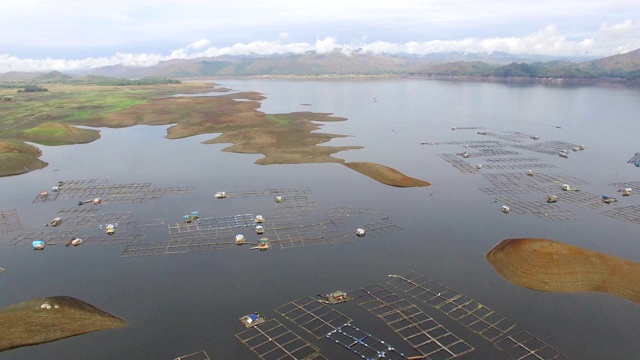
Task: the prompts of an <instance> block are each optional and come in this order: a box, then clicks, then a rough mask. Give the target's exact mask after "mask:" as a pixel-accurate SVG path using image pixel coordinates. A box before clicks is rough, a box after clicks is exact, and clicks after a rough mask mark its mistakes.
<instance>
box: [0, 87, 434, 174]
mask: <svg viewBox="0 0 640 360" xmlns="http://www.w3.org/2000/svg"><path fill="white" fill-rule="evenodd" d="M47 88H48V90H49V91H48V92H40V93H24V92H23V93H15V89H6V88H0V97H2V98H5V99H6V98H10V100H9V101H3V102H2V105H1V107H0V159H6V162H5V161H3V165H2V166H0V176H7V175H16V174H20V173H24V172H26V171H30V170H34V169H40V168H43V167H45V166H46V165H47V164H46V163H44V162H42V161H40V160H39V159H38V157H39V156H40V155H41V154H40V151H39V150H38V149H35V148H33V147H32V146H29V145H27V144H25V142H31V143H36V144H42V145H69V144H80V143H86V142H90V141H94V140H96V139H98V138H99V137H100V134H99V132H98V131H97V130H90V129H86V128H77V127H76V126H85V127H112V128H117V127H127V126H133V125H172V126H170V127H169V128H168V130H167V138H170V139H178V138H184V137H189V136H194V135H201V134H213V133H218V134H221V135H219V136H217V137H215V138H212V139H210V140H208V141H205V143H209V144H213V143H230V144H232V145H230V146H229V147H227V148H225V149H224V151H230V152H237V153H247V154H262V155H264V157H263V158H261V159H259V160H257V161H256V164H260V165H269V164H303V163H325V162H336V163H344V160H343V159H340V158H337V157H334V156H332V155H334V154H336V153H338V152H341V151H346V150H356V149H359V148H360V147H358V146H323V145H321V144H323V143H326V142H329V141H330V140H331V139H334V138H338V137H343V135H338V134H327V133H319V132H315V130H318V129H321V127H322V123H324V122H333V121H346V120H347V119H345V118H340V117H335V116H332V115H331V114H326V113H312V112H294V113H289V114H265V113H263V112H261V111H259V108H260V102H259V101H260V100H263V99H264V96H263V95H261V94H259V93H256V92H240V93H233V94H224V92H225V91H227V90H228V89H217V91H219V92H221V94H220V95H218V96H201V97H193V96H179V95H180V94H198V93H204V92H211V91H216V90H214V89H213V85H212V84H210V83H183V84H165V85H148V86H96V85H48V86H47ZM2 142H4V146H2V144H3V143H2ZM4 164H6V165H4ZM345 165H346V166H348V167H349V168H351V169H354V170H356V171H358V172H360V173H362V174H364V175H366V176H369V177H371V178H374V179H376V180H378V181H380V179H386V180H385V181H381V182H382V183H385V184H387V185H392V186H400V187H407V186H427V185H428V183H427V182H424V181H422V182H420V181H418V182H412V181H407V179H412V178H409V177H406V176H405V175H404V174H401V173H399V172H397V171H395V170H393V169H391V168H388V167H386V166H384V165H379V164H375V163H358V164H351V165H349V164H345ZM413 180H417V179H413Z"/></svg>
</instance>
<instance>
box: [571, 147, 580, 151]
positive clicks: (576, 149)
mask: <svg viewBox="0 0 640 360" xmlns="http://www.w3.org/2000/svg"><path fill="white" fill-rule="evenodd" d="M571 150H573V151H574V152H576V151H578V150H580V148H579V147H577V146H576V147H574V148H572V149H571Z"/></svg>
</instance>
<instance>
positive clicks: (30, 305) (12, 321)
mask: <svg viewBox="0 0 640 360" xmlns="http://www.w3.org/2000/svg"><path fill="white" fill-rule="evenodd" d="M123 326H126V322H125V321H124V320H122V319H120V318H118V317H115V316H113V315H111V314H109V313H106V312H104V311H102V310H100V309H98V308H96V307H94V306H92V305H90V304H87V303H86V302H84V301H81V300H78V299H75V298H72V297H69V296H53V297H48V298H43V299H34V300H29V301H25V302H21V303H19V304H15V305H11V306H9V307H6V308H4V309H0V333H2V334H4V335H3V336H0V351H2V350H8V349H13V348H17V347H21V346H27V345H37V344H42V343H47V342H51V341H56V340H60V339H64V338H67V337H71V336H75V335H80V334H86V333H89V332H93V331H98V330H105V329H115V328H120V327H123ZM7 334H11V336H5V335H7Z"/></svg>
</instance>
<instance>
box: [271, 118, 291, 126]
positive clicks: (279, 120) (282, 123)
mask: <svg viewBox="0 0 640 360" xmlns="http://www.w3.org/2000/svg"><path fill="white" fill-rule="evenodd" d="M267 120H269V121H271V122H272V123H274V124H275V125H276V126H287V125H291V118H289V117H286V116H282V115H280V116H278V115H267Z"/></svg>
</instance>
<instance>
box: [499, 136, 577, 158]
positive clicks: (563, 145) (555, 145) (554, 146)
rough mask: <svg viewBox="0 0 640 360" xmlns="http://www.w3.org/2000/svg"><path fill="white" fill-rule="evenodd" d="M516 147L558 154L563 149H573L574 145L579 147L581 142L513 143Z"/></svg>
mask: <svg viewBox="0 0 640 360" xmlns="http://www.w3.org/2000/svg"><path fill="white" fill-rule="evenodd" d="M512 146H513V147H515V148H518V149H524V150H529V151H533V152H537V153H541V154H548V155H557V154H559V153H560V152H561V151H562V150H566V149H571V148H574V147H579V146H580V145H579V144H571V143H568V142H564V141H555V140H554V141H544V142H536V143H535V144H530V145H519V144H516V145H512Z"/></svg>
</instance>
